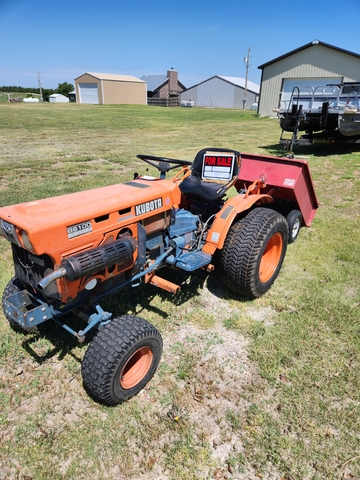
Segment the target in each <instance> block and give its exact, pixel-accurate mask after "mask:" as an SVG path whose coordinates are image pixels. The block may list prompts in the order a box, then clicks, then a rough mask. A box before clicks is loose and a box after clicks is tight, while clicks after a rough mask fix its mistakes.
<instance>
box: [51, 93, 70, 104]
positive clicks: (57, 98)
mask: <svg viewBox="0 0 360 480" xmlns="http://www.w3.org/2000/svg"><path fill="white" fill-rule="evenodd" d="M68 101H69V99H68V97H65V95H62V94H61V93H53V94H52V95H50V97H49V102H51V103H66V102H68Z"/></svg>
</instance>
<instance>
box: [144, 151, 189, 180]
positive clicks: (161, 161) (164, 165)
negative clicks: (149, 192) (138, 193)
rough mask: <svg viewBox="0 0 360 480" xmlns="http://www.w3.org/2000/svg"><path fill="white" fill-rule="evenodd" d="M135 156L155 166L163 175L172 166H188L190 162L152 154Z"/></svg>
mask: <svg viewBox="0 0 360 480" xmlns="http://www.w3.org/2000/svg"><path fill="white" fill-rule="evenodd" d="M136 156H137V157H138V158H140V159H141V160H144V162H147V163H149V164H150V165H152V166H153V167H155V168H157V169H158V170H159V172H161V173H162V174H163V175H165V173H167V172H168V171H169V170H172V169H173V168H178V167H183V166H189V165H191V164H192V162H189V161H188V160H176V159H175V158H166V157H154V156H153V155H142V154H139V155H136Z"/></svg>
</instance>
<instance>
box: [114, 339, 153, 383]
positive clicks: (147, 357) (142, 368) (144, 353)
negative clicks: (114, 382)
mask: <svg viewBox="0 0 360 480" xmlns="http://www.w3.org/2000/svg"><path fill="white" fill-rule="evenodd" d="M152 359H153V352H152V351H151V349H150V348H149V347H142V348H139V350H136V352H135V353H134V354H133V355H132V356H131V357H130V358H129V360H128V361H127V362H126V364H125V366H124V368H123V370H122V372H121V375H120V386H121V387H122V388H124V389H129V388H133V387H135V385H137V384H138V383H139V382H141V380H142V379H143V378H144V377H145V375H146V374H147V372H148V371H149V368H150V366H151V363H152Z"/></svg>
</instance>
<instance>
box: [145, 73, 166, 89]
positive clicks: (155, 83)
mask: <svg viewBox="0 0 360 480" xmlns="http://www.w3.org/2000/svg"><path fill="white" fill-rule="evenodd" d="M140 80H143V81H144V82H146V83H147V89H148V90H149V91H150V92H153V91H154V90H156V89H157V88H159V87H161V85H162V84H163V83H165V82H166V80H169V79H168V77H167V76H166V75H143V76H142V77H140Z"/></svg>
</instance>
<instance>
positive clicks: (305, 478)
mask: <svg viewBox="0 0 360 480" xmlns="http://www.w3.org/2000/svg"><path fill="white" fill-rule="evenodd" d="M0 123H1V130H0V205H1V206H2V205H9V204H13V203H19V202H23V201H28V200H33V199H36V198H43V197H47V196H53V195H59V194H63V193H67V192H74V191H77V190H84V189H88V188H94V187H98V186H103V185H111V184H114V183H118V182H122V181H128V180H129V179H132V176H133V172H135V171H137V172H139V173H145V169H146V168H147V164H144V163H143V162H141V161H140V160H138V159H137V158H136V154H137V153H147V154H152V155H161V156H168V157H172V158H181V159H190V160H191V159H193V157H194V156H195V154H196V152H197V151H198V150H200V149H201V148H204V147H209V146H212V147H225V148H234V149H237V150H240V151H242V152H249V153H260V154H271V155H281V154H282V149H281V148H280V146H279V145H278V139H279V136H280V129H279V126H278V122H277V121H276V120H274V119H269V118H258V117H257V116H256V115H255V114H254V112H247V111H231V110H220V109H219V110H211V109H196V108H193V109H191V108H190V109H186V108H184V109H180V108H173V109H163V108H158V107H143V106H141V107H140V106H139V107H138V106H100V105H94V106H92V105H77V104H59V105H56V104H7V103H3V104H0ZM295 153H297V154H299V155H302V156H307V157H308V162H309V165H310V169H311V173H312V177H313V180H314V185H315V189H316V193H317V196H318V200H319V202H320V208H319V210H318V212H317V214H316V216H315V219H314V222H313V224H312V226H311V228H310V229H302V231H301V233H300V236H299V239H298V240H297V241H296V242H295V243H294V244H292V245H290V246H289V248H288V252H287V255H286V259H285V263H284V265H283V268H282V271H281V273H280V275H279V277H278V279H277V281H276V282H275V284H274V286H273V287H272V289H271V290H270V291H269V292H268V293H267V294H266V295H264V296H263V297H261V298H260V299H257V300H253V301H248V300H245V299H241V298H240V299H239V298H236V297H234V296H233V295H231V294H230V293H229V292H228V291H227V290H226V289H224V287H223V286H222V285H221V283H220V281H219V279H218V276H217V275H216V274H215V275H210V276H209V277H208V276H207V275H205V273H203V272H201V273H199V274H196V275H192V276H191V278H184V277H181V276H180V275H179V278H178V279H177V280H178V281H179V282H182V290H181V292H180V293H179V294H178V295H177V296H175V297H174V296H172V295H170V294H167V293H164V292H163V291H160V290H157V289H156V288H154V287H151V286H148V285H145V286H141V287H139V288H137V289H135V290H132V291H131V292H127V293H121V294H119V295H114V296H112V297H110V298H107V299H106V300H105V302H103V307H104V308H105V309H107V310H109V311H111V312H113V314H114V317H115V316H117V315H120V314H122V313H126V312H128V313H131V314H136V315H140V316H142V317H144V318H145V319H147V320H149V321H150V322H152V323H153V324H154V325H155V326H156V327H157V328H158V329H159V330H160V332H161V333H162V336H163V339H164V352H163V358H162V361H161V363H160V366H159V369H158V371H157V373H156V374H155V376H154V378H153V379H152V381H151V382H150V383H149V385H148V386H147V387H146V388H145V389H144V390H143V391H142V392H141V393H140V394H139V395H138V396H137V397H135V398H133V399H132V400H130V401H129V402H127V403H125V404H123V405H120V406H117V407H115V408H108V407H104V406H102V405H100V404H97V403H95V402H94V401H93V400H92V399H91V398H89V397H88V395H87V394H86V392H85V391H84V389H83V387H82V380H81V372H80V363H81V359H82V357H83V355H84V352H85V349H86V347H87V344H86V343H85V344H83V345H80V344H78V343H77V342H76V341H75V340H73V339H72V338H70V336H69V334H67V333H66V332H64V331H63V330H62V329H59V328H58V327H56V326H54V327H50V328H49V329H47V330H46V331H45V332H44V333H43V334H41V335H40V334H28V335H25V334H22V333H18V332H15V331H13V330H11V329H10V328H9V326H8V322H7V320H6V319H5V317H4V315H3V314H2V312H0V382H1V410H0V422H1V423H0V442H1V448H0V479H6V480H8V479H14V480H15V479H28V480H29V479H33V480H45V479H46V480H50V479H51V480H52V479H56V480H58V479H71V480H72V479H74V480H78V479H91V480H92V479H94V480H100V479H120V480H125V479H129V480H135V479H136V480H137V479H143V480H145V479H146V480H155V479H156V480H165V479H174V480H175V479H176V480H177V479H184V480H185V479H186V480H188V479H212V478H215V479H234V480H240V479H243V480H258V479H269V480H270V479H271V480H280V479H281V480H284V479H286V480H310V479H314V480H320V479H321V480H323V479H326V480H338V479H356V478H360V381H359V367H360V293H359V284H360V247H359V232H360V205H359V203H360V202H359V198H360V182H359V176H360V147H358V146H353V147H342V148H341V147H335V146H331V147H326V146H314V147H312V148H306V149H304V148H303V149H301V150H300V149H298V150H296V151H295ZM95 201H96V200H95ZM12 275H13V270H12V259H11V253H10V248H9V244H8V243H7V242H6V241H5V240H3V239H0V291H1V292H2V290H3V289H4V287H5V286H6V284H7V282H8V281H9V280H10V278H11V277H12Z"/></svg>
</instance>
